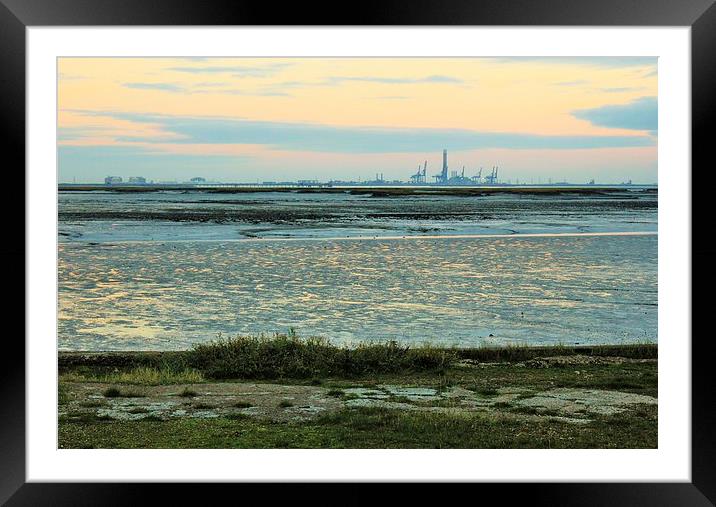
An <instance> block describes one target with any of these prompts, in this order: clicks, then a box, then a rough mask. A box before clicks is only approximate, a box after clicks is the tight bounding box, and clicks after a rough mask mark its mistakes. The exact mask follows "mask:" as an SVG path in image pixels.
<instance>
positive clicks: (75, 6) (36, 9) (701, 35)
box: [0, 0, 716, 505]
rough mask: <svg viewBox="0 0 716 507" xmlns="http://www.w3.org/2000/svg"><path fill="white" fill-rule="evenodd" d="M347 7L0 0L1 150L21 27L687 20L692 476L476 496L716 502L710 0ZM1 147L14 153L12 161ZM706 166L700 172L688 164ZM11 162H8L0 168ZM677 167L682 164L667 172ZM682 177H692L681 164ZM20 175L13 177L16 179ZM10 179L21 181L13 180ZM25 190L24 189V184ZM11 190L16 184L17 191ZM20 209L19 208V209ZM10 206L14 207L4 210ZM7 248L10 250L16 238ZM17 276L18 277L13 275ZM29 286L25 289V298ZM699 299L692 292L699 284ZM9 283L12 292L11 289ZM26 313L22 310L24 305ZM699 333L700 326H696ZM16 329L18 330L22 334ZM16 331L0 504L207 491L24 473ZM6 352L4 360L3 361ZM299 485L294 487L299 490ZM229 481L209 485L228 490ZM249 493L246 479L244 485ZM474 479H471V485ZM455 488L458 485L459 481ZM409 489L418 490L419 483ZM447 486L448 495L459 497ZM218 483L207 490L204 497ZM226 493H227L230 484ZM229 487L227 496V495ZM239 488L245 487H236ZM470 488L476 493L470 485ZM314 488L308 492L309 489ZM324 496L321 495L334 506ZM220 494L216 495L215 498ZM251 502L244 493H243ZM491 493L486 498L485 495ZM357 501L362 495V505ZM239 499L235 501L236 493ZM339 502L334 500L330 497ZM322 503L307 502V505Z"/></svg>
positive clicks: (19, 103) (18, 121)
mask: <svg viewBox="0 0 716 507" xmlns="http://www.w3.org/2000/svg"><path fill="white" fill-rule="evenodd" d="M350 5H352V6H353V7H350V6H348V4H345V3H340V2H333V3H330V4H329V3H325V4H324V3H322V2H312V3H310V4H307V3H303V2H301V3H299V2H294V3H288V2H285V3H282V4H273V3H269V2H257V1H255V0H235V1H229V0H212V1H198V0H184V1H179V0H174V1H172V0H153V1H149V0H0V105H1V106H0V111H1V112H2V113H1V114H2V116H1V118H2V121H1V122H0V124H1V125H2V129H3V130H2V134H3V135H2V136H1V137H0V143H1V144H2V153H3V155H4V158H5V160H14V164H15V165H14V169H13V171H14V173H16V174H17V173H18V171H17V167H24V164H25V137H24V136H25V57H26V54H25V52H26V46H25V43H26V39H25V30H26V28H27V27H32V26H89V25H92V26H105V25H205V26H206V25H338V26H343V25H455V26H457V25H463V26H464V25H511V26H524V25H543V26H572V25H576V26H612V25H618V26H688V27H691V51H692V55H691V61H692V69H691V72H692V169H691V171H692V172H691V177H692V180H691V181H692V232H693V234H692V245H691V252H692V272H693V273H698V276H697V277H692V335H693V339H691V337H689V336H686V337H668V338H670V339H674V338H677V339H682V340H684V341H685V343H688V342H687V340H689V339H691V347H692V433H691V437H692V449H691V457H692V470H691V471H692V482H691V483H641V484H626V483H609V484H595V483H589V484H521V485H515V484H501V485H500V484H481V485H479V488H481V491H480V494H481V495H483V494H484V493H486V492H494V493H497V494H498V495H499V498H500V501H501V502H505V501H507V502H508V503H511V502H510V500H514V499H515V498H516V497H519V498H522V499H523V501H526V500H528V501H529V502H530V504H532V505H572V504H575V505H712V504H713V503H714V502H716V480H714V479H715V478H716V466H715V464H716V446H715V445H714V443H715V441H716V436H715V435H716V431H714V429H713V428H714V427H715V426H716V418H715V417H714V410H713V401H714V397H713V395H712V392H713V391H712V387H711V386H712V385H713V382H712V381H711V376H710V373H711V370H712V359H711V357H712V356H711V354H710V353H709V352H710V350H709V349H710V342H711V336H712V334H711V333H709V332H708V331H707V329H708V328H706V327H705V326H699V325H698V324H700V323H703V322H704V321H705V319H706V318H707V316H708V315H709V313H708V312H709V306H710V297H709V296H708V294H709V293H708V292H706V290H707V289H708V288H711V287H713V286H714V282H716V276H715V274H716V269H714V264H715V263H714V259H715V254H716V251H715V250H714V248H713V247H710V246H709V245H708V240H707V239H701V237H700V236H699V235H697V234H696V233H697V232H698V231H705V230H708V229H707V225H708V222H707V220H709V219H710V216H711V215H710V212H709V208H707V206H708V205H709V204H710V203H709V200H710V199H709V197H710V196H709V194H708V193H707V192H709V191H710V189H709V186H708V185H695V184H694V181H695V176H696V175H697V174H700V175H701V176H702V177H706V176H707V175H708V173H707V172H706V171H707V170H708V169H709V168H708V167H706V162H707V161H709V162H710V164H713V162H711V161H710V160H709V158H708V156H709V148H710V147H711V145H712V144H713V141H712V139H711V136H710V135H709V134H710V132H709V130H710V129H709V128H708V127H709V126H710V124H711V123H713V122H714V120H715V119H716V118H715V117H714V105H715V104H716V35H715V34H716V6H714V0H599V1H593V0H591V1H590V0H487V1H485V0H483V1H479V2H478V1H474V0H442V1H435V0H413V1H411V2H400V1H399V0H383V1H367V0H364V1H362V2H360V3H356V4H350ZM8 155H13V156H10V157H8ZM697 165H698V166H702V167H700V169H699V172H698V173H697V172H696V171H695V169H693V168H694V167H696V166H697ZM7 167H10V166H7ZM6 170H9V169H6ZM669 170H683V171H687V169H686V168H683V169H681V168H669ZM685 176H688V174H687V173H686V172H685ZM17 179H19V178H17ZM13 184H14V185H17V182H15V181H14V182H13ZM21 184H22V186H23V190H27V189H26V188H25V183H24V179H23V180H22V183H21ZM15 188H16V187H15ZM12 193H13V194H15V195H16V197H18V198H19V200H21V201H22V202H18V203H12V200H10V202H9V203H8V201H7V200H5V199H4V205H5V208H6V213H8V216H9V217H12V216H16V215H17V213H18V212H17V210H19V209H24V201H23V199H24V197H23V196H24V195H25V194H24V192H14V191H13V192H12ZM20 206H22V207H20ZM10 213H12V214H10ZM10 222H11V224H9V225H8V226H7V227H9V228H10V233H12V234H13V237H14V238H15V241H13V242H12V243H11V244H10V245H9V246H8V245H6V246H4V247H3V249H2V252H0V255H1V256H2V260H3V262H4V263H5V266H6V269H7V270H8V271H9V272H8V273H7V275H6V276H7V277H9V278H10V281H11V283H12V284H13V285H15V284H16V286H17V287H19V286H20V283H21V281H20V278H21V277H22V278H23V280H22V281H23V282H24V274H25V269H23V270H19V269H17V266H20V265H22V266H23V267H25V266H26V264H25V258H26V257H25V256H26V251H25V246H24V241H20V240H19V239H17V238H24V228H25V222H24V219H23V220H22V221H20V220H18V219H15V220H10ZM12 245H15V246H12ZM15 278H16V279H15ZM25 290H26V289H25V287H24V285H23V288H22V289H21V291H22V292H21V293H22V294H25ZM700 291H703V292H702V295H703V296H702V297H698V295H699V292H700ZM18 293H19V291H15V292H14V294H18ZM7 305H8V307H7V309H6V311H7V315H8V316H10V317H12V316H15V315H20V311H21V308H20V306H21V305H22V308H23V309H24V298H20V297H19V296H17V297H13V298H12V300H11V301H10V302H8V303H7ZM23 313H24V312H23ZM699 329H700V330H701V333H698V330H699ZM23 334H24V333H23ZM20 336H21V334H20V333H19V332H18V333H14V334H13V333H5V343H4V351H5V354H4V356H5V361H3V370H2V371H3V375H2V377H3V381H2V382H1V383H0V396H1V398H0V400H2V403H0V416H1V419H0V425H1V426H2V430H1V431H0V502H6V501H7V502H8V505H45V504H50V505H128V504H134V503H141V500H150V499H151V497H150V496H147V494H148V493H147V492H146V491H145V489H146V488H151V489H154V490H155V491H154V493H158V494H160V495H161V498H162V501H163V502H166V503H170V502H172V497H174V498H177V499H181V501H178V502H177V503H178V504H184V503H187V502H189V501H191V500H192V496H194V495H196V496H197V498H202V497H203V498H204V499H206V498H207V497H206V496H205V495H206V494H207V492H206V487H208V486H205V487H192V488H191V492H190V491H188V490H189V488H188V487H187V486H186V485H177V484H162V485H145V486H143V487H138V486H137V485H131V486H130V485H122V484H49V483H43V484H39V483H26V481H25V422H26V421H25V389H24V387H25V347H24V342H23V341H22V340H21V339H20ZM9 358H12V360H11V359H9ZM306 486H307V485H293V486H291V494H292V495H297V496H300V495H302V491H303V490H305V487H306ZM235 487H237V485H212V488H221V489H224V490H225V489H229V488H235ZM240 487H243V488H245V489H249V490H250V489H252V488H254V486H252V485H243V486H240ZM471 487H473V488H474V487H475V486H474V485H472V486H471ZM349 489H350V491H351V492H350V494H346V493H345V492H344V493H342V494H341V499H342V500H341V501H340V502H339V503H355V502H358V501H360V503H364V501H366V500H367V499H368V498H373V493H372V489H371V486H369V487H362V488H360V489H359V488H358V486H356V485H352V486H349ZM461 489H462V488H461ZM411 490H412V492H411V493H410V494H407V493H406V494H407V496H405V495H406V494H403V493H401V495H404V496H403V502H407V501H409V499H410V496H412V495H416V496H418V497H422V498H425V496H424V495H425V492H424V488H423V487H422V486H413V487H412V488H411ZM460 492H461V491H460V490H453V491H451V495H457V494H460ZM222 493H224V491H216V490H215V489H212V491H211V493H210V494H211V495H212V496H214V495H217V494H222ZM226 493H229V491H226ZM229 494H230V493H229ZM243 494H245V493H243ZM468 494H474V492H471V493H468ZM311 496H313V495H311ZM331 496H332V495H331V494H326V495H325V496H324V497H323V499H324V500H327V501H329V502H331V503H333V502H332V501H331V500H332V499H331ZM216 498H218V497H216ZM245 498H248V497H245ZM483 498H487V497H483ZM361 499H362V501H361ZM237 500H238V499H237ZM333 500H335V499H333ZM316 502H318V503H322V499H321V498H319V499H315V497H314V498H313V502H312V503H316Z"/></svg>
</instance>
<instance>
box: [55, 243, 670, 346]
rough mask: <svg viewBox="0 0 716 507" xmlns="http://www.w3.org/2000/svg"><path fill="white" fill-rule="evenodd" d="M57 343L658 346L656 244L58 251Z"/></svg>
mask: <svg viewBox="0 0 716 507" xmlns="http://www.w3.org/2000/svg"><path fill="white" fill-rule="evenodd" d="M59 306H60V308H59V347H60V349H75V350H77V349H81V350H115V349H116V350H130V349H135V350H139V349H145V350H146V349H181V348H186V347H188V346H190V345H191V344H193V343H196V342H203V341H207V340H211V339H214V338H215V337H216V336H217V333H224V334H225V335H231V334H235V333H258V332H273V331H286V330H287V329H288V328H289V327H295V328H296V330H297V331H298V333H299V334H300V335H304V336H305V335H321V336H326V337H329V338H330V339H332V340H333V341H335V342H338V343H341V342H343V343H345V342H351V341H358V340H384V339H392V338H397V339H399V340H404V341H409V342H424V341H431V342H436V343H443V344H459V345H465V346H476V345H483V344H507V343H530V344H544V343H557V342H562V343H565V344H571V343H583V344H584V343H620V342H634V341H647V340H648V341H656V340H657V237H656V236H655V235H642V236H639V235H637V236H618V235H615V236H566V237H562V236H552V237H550V236H546V237H519V236H513V237H509V238H503V237H492V238H480V239H478V238H455V237H452V238H434V237H433V238H419V239H415V238H413V239H411V240H409V241H408V240H401V239H394V240H390V239H380V238H379V239H376V240H373V241H340V240H322V241H303V240H295V241H272V240H270V239H265V240H261V241H214V242H197V241H187V242H156V241H155V242H153V241H144V242H140V243H100V244H90V243H80V242H77V243H71V242H65V243H61V244H60V247H59Z"/></svg>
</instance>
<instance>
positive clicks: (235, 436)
mask: <svg viewBox="0 0 716 507" xmlns="http://www.w3.org/2000/svg"><path fill="white" fill-rule="evenodd" d="M656 357H657V347H656V345H650V344H637V345H613V346H599V347H578V346H577V347H569V346H557V347H539V348H528V347H504V348H499V349H497V348H481V349H460V348H442V349H441V348H436V347H429V346H419V347H407V346H404V345H400V344H398V343H395V342H388V343H379V344H364V345H360V346H358V347H355V348H345V347H337V346H333V345H331V344H330V343H328V342H326V341H324V340H318V339H306V340H303V339H299V338H298V337H296V336H295V334H294V333H289V334H286V335H278V336H273V337H253V338H252V337H240V338H235V339H232V340H222V341H217V342H214V343H211V344H207V345H203V346H198V347H196V348H194V349H192V350H189V351H180V352H162V353H156V352H144V353H142V352H138V353H105V354H90V353H70V354H66V353H61V354H60V372H61V375H60V383H59V386H58V399H59V405H60V406H59V410H60V419H59V420H60V424H59V432H60V446H61V447H65V448H70V447H104V448H114V447H120V448H122V447H128V448H129V447H132V448H165V447H166V448H168V447H172V448H177V447H178V448H181V447H187V448H191V447H197V448H222V447H226V448H237V447H238V448H252V447H262V448H271V447H284V448H295V447H303V448H312V447H313V448H336V447H338V448H340V447H343V448H361V447H378V448H381V447H388V448H391V447H396V448H397V447H408V448H411V447H414V448H420V447H438V448H440V447H444V448H449V447H458V448H478V447H505V448H520V447H532V448H549V447H553V448H561V447H568V448H620V447H621V448H639V447H647V448H648V447H651V448H653V447H656V445H657V434H658V432H657V427H658V424H657V406H656V405H651V404H644V405H637V404H633V405H630V407H629V408H628V410H626V411H625V412H622V413H615V414H614V415H610V416H604V415H599V413H597V412H587V411H585V412H579V411H578V410H577V411H576V412H572V413H571V414H567V413H565V412H563V411H561V410H557V409H553V407H548V406H536V408H533V407H532V406H530V405H522V404H521V403H520V401H521V400H524V399H527V398H531V397H533V396H535V395H537V394H539V393H540V392H545V391H549V390H551V389H556V388H571V389H585V390H607V391H618V392H621V393H634V394H640V395H646V396H651V397H657V396H658V369H657V362H656V361H655V358H656ZM233 379H252V381H251V383H245V384H244V383H241V380H233ZM253 379H259V380H253ZM200 382H203V383H206V384H207V385H211V384H213V383H215V385H214V387H211V388H210V390H211V391H212V393H214V394H215V395H216V396H213V397H212V399H211V402H212V405H209V404H207V403H203V401H204V400H205V398H204V397H202V398H199V399H200V400H202V402H199V401H198V400H194V399H193V398H194V397H196V396H198V393H197V392H196V391H195V389H197V386H196V383H200ZM93 384H96V385H93ZM262 384H278V386H270V388H269V386H265V385H262ZM164 385H172V386H174V387H169V388H167V387H163V386H164ZM137 386H141V387H137ZM280 386H285V387H286V388H282V387H280ZM289 386H290V389H289V388H288V387H289ZM385 386H398V387H406V388H407V387H416V388H428V389H435V390H437V392H438V393H439V395H438V396H436V397H430V396H426V397H425V399H422V398H420V396H400V395H395V394H390V393H391V392H392V391H390V390H386V389H385ZM353 388H362V389H370V390H374V391H378V392H379V393H380V392H382V393H383V397H382V398H379V403H380V402H384V403H391V402H397V403H400V404H401V405H402V404H409V405H411V406H410V407H407V408H410V410H407V409H399V408H398V409H396V408H389V407H385V406H384V407H381V406H380V405H379V404H378V405H373V406H361V405H362V403H357V404H356V403H353V402H352V401H351V400H355V399H357V398H362V399H365V398H364V397H363V395H358V394H356V393H358V392H360V390H353ZM132 389H141V391H143V394H140V393H138V392H136V391H133V390H132ZM349 389H350V390H349ZM461 389H462V391H460V390H461ZM272 392H275V394H273V395H270V396H271V397H269V398H267V397H266V396H267V395H269V393H272ZM395 392H396V393H401V394H402V392H407V391H402V392H401V391H395ZM100 393H101V394H104V396H105V398H104V399H102V398H98V397H97V396H98V395H99V394H100ZM222 393H223V394H222ZM349 393H350V394H349ZM442 393H446V394H444V395H442ZM451 393H452V394H451ZM505 393H512V394H509V395H508V394H505ZM131 396H147V398H146V401H145V400H137V401H136V402H132V404H131V405H129V406H127V404H126V403H124V402H120V403H117V401H115V400H114V399H113V398H117V397H131ZM237 396H240V399H238V400H237ZM368 396H372V395H368ZM162 397H166V399H168V400H172V399H173V400H174V401H173V403H175V404H177V405H176V406H177V407H182V408H184V409H186V411H187V414H186V415H185V416H176V415H172V414H171V413H170V410H167V409H156V408H155V407H156V406H161V405H162V404H163V403H164V402H163V399H165V398H162ZM176 397H182V398H185V399H184V400H181V401H180V400H178V399H177V398H176ZM317 399H321V400H322V403H323V404H324V405H323V406H324V407H327V409H326V410H325V412H321V411H317V412H316V411H314V412H311V411H310V410H304V409H307V408H312V407H311V405H314V402H315V400H317ZM375 399H376V398H374V400H375ZM465 400H468V401H469V400H472V401H471V402H470V403H476V404H473V405H470V403H467V404H466V402H465ZM170 403H171V402H170ZM314 406H315V405H314ZM118 407H124V408H123V409H122V410H124V411H125V412H128V413H130V414H136V417H135V418H134V419H135V420H122V419H121V418H117V417H115V416H114V415H112V414H114V412H116V411H117V410H118ZM250 407H255V410H252V411H246V412H241V411H239V410H238V409H245V408H250ZM290 407H296V408H293V409H291V410H284V409H289V408H290ZM393 407H395V406H393ZM484 407H489V408H487V409H486V408H484ZM107 409H109V410H107ZM199 409H202V410H209V411H216V412H215V414H216V415H217V417H212V418H202V417H195V416H194V415H193V412H192V411H193V410H199ZM108 414H109V415H108ZM565 415H566V418H565ZM137 417H139V419H137ZM569 417H576V418H581V419H584V421H577V423H575V422H574V421H570V419H569Z"/></svg>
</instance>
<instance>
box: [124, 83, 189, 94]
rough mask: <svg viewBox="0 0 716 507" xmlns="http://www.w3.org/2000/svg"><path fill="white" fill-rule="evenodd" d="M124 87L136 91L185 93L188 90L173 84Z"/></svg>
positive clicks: (125, 84)
mask: <svg viewBox="0 0 716 507" xmlns="http://www.w3.org/2000/svg"><path fill="white" fill-rule="evenodd" d="M122 86H124V87H126V88H132V89H135V90H161V91H165V92H174V93H185V92H186V88H184V87H183V86H181V85H177V84H172V83H123V84H122Z"/></svg>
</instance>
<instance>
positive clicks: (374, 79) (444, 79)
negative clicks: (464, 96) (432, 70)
mask: <svg viewBox="0 0 716 507" xmlns="http://www.w3.org/2000/svg"><path fill="white" fill-rule="evenodd" d="M346 81H360V82H367V83H383V84H415V83H453V84H460V83H462V82H463V81H462V79H458V78H455V77H450V76H440V75H433V76H425V77H384V76H333V77H329V78H328V79H327V82H328V83H335V84H342V83H344V82H346Z"/></svg>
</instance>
